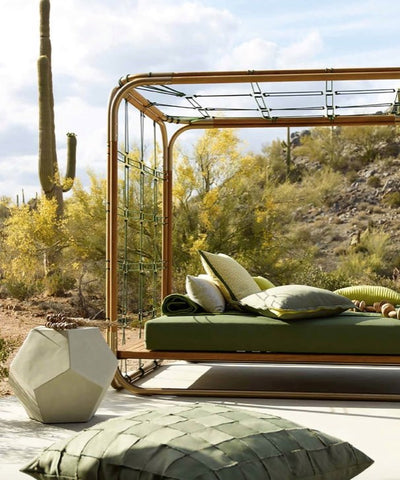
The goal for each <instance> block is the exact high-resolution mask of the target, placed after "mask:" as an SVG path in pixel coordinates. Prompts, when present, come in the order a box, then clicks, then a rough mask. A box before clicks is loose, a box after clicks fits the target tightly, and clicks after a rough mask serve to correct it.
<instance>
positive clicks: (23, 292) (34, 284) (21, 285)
mask: <svg viewBox="0 0 400 480" xmlns="http://www.w3.org/2000/svg"><path fill="white" fill-rule="evenodd" d="M3 285H4V287H5V290H6V292H7V294H8V296H10V297H13V298H16V299H17V300H27V299H28V298H30V297H32V296H34V295H36V294H38V293H41V292H42V291H43V284H42V283H41V282H40V281H34V280H30V279H20V278H16V277H13V276H11V277H9V278H7V279H6V280H4V282H3Z"/></svg>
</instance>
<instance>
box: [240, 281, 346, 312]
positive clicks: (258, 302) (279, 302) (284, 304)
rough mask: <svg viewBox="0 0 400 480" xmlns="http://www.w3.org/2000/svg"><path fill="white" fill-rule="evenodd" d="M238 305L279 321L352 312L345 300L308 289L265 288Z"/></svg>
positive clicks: (318, 290) (344, 298)
mask: <svg viewBox="0 0 400 480" xmlns="http://www.w3.org/2000/svg"><path fill="white" fill-rule="evenodd" d="M240 304H241V305H242V306H243V307H245V308H248V309H250V310H251V311H252V312H257V313H259V314H261V315H265V316H267V317H278V318H282V319H292V318H314V317H327V316H330V315H336V314H338V313H341V312H344V311H345V310H348V309H349V308H354V304H353V302H352V301H351V300H349V299H348V298H346V297H342V296H341V295H338V294H336V293H333V292H331V291H329V290H324V289H322V288H316V287H310V286H308V285H281V286H279V287H273V288H269V289H268V290H265V291H263V292H259V293H255V294H252V295H249V296H247V297H245V298H242V300H241V301H240Z"/></svg>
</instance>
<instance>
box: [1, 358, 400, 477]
mask: <svg viewBox="0 0 400 480" xmlns="http://www.w3.org/2000/svg"><path fill="white" fill-rule="evenodd" d="M163 368H164V370H163V369H161V370H160V371H159V372H158V373H157V374H155V375H153V377H152V378H150V379H149V380H147V381H146V383H147V384H148V386H156V385H157V386H161V385H162V386H166V382H168V384H169V386H171V387H173V386H176V387H177V386H189V385H190V384H193V382H196V383H198V381H199V380H201V381H202V382H206V381H207V375H208V374H209V372H210V371H211V368H210V367H209V366H206V365H201V364H198V365H186V364H182V363H178V364H176V365H175V364H174V365H170V366H168V367H163ZM227 368H228V367H227ZM263 368H264V367H262V368H260V367H248V366H247V367H246V368H243V369H238V374H237V375H236V377H235V378H234V379H232V378H230V376H229V375H225V372H224V367H222V368H221V366H219V368H218V372H217V373H218V375H210V376H209V380H208V381H209V382H210V385H209V386H210V387H211V388H212V387H215V385H216V383H217V384H218V387H220V388H222V387H224V385H223V383H224V382H231V383H230V384H229V385H227V386H228V388H232V387H234V385H233V383H232V382H239V383H240V381H243V380H244V379H243V378H242V379H240V376H245V377H246V378H247V379H248V377H249V374H250V376H251V377H252V379H253V381H255V380H256V377H254V375H253V374H254V370H255V369H257V370H256V374H257V375H264V376H265V371H263ZM272 368H273V367H272ZM303 368H309V367H299V366H296V367H292V368H291V369H290V367H288V369H289V370H288V375H291V376H296V378H297V379H298V380H299V381H300V382H301V376H302V374H303ZM312 368H320V373H321V375H322V376H323V377H325V378H327V379H329V378H331V379H332V382H334V383H335V385H336V387H338V388H339V389H340V385H339V384H340V382H341V381H342V380H343V381H344V382H347V383H348V382H349V381H350V382H351V381H357V378H360V377H362V378H363V381H364V382H365V379H366V378H370V379H371V385H374V382H375V383H379V381H378V382H376V381H375V380H374V378H375V379H376V378H380V377H382V375H381V373H383V372H382V371H380V370H378V371H377V370H376V368H375V369H371V370H369V369H365V367H364V368H363V367H359V368H358V369H354V368H353V369H351V371H350V370H349V369H346V367H337V368H336V367H335V369H334V371H333V370H332V369H327V368H326V367H325V369H324V367H312ZM379 368H380V367H379ZM383 368H385V372H384V373H385V375H383V376H384V377H385V381H386V382H388V383H390V384H392V382H399V381H400V369H398V368H386V367H383ZM249 369H253V372H251V370H249ZM380 372H381V373H380ZM351 376H353V380H352V377H351ZM194 377H197V378H194ZM211 384H212V385H211ZM378 386H379V388H382V389H384V388H385V386H384V385H382V384H380V385H378ZM198 401H200V402H221V403H226V402H228V403H230V404H234V405H237V406H238V407H241V408H246V409H253V410H260V411H263V412H266V413H272V414H274V415H279V416H281V417H285V418H288V419H290V420H292V421H294V422H296V423H299V424H302V425H304V426H307V427H310V428H315V429H318V430H321V431H323V432H325V433H329V434H331V435H333V436H336V437H339V438H341V439H343V440H347V441H349V442H350V443H352V444H353V445H354V446H355V447H357V448H359V449H360V450H362V451H363V452H365V453H366V454H367V455H368V456H370V457H371V458H373V459H374V460H375V463H374V464H373V465H372V466H371V467H370V468H368V469H367V470H365V471H364V472H363V473H361V474H360V475H359V476H357V477H356V478H357V480H400V402H398V403H396V402H369V401H363V402H361V401H333V400H323V401H322V400H294V399H292V400H285V399H247V398H246V399H244V398H230V399H222V398H219V399H218V398H211V397H207V398H198V397H197V398H195V397H165V396H158V397H156V396H153V397H147V396H135V395H132V394H130V393H127V392H126V391H120V392H117V391H115V390H112V389H110V390H109V391H108V393H107V395H106V397H105V398H104V400H103V402H102V404H101V406H100V408H99V409H98V411H97V413H96V415H95V417H94V418H93V419H92V420H91V421H90V422H88V423H84V424H57V425H43V424H41V423H38V422H35V421H32V420H29V419H28V417H27V416H26V413H25V411H24V409H23V408H22V406H21V405H20V404H19V402H18V400H17V399H16V398H15V397H13V396H11V397H6V398H3V399H0V479H1V480H23V479H28V478H30V477H28V476H27V475H25V474H22V473H20V472H19V468H21V467H22V466H23V465H25V464H26V463H28V461H29V460H31V459H32V458H33V457H34V456H35V455H36V454H37V453H39V452H40V451H41V450H42V449H43V448H44V447H46V446H48V445H50V444H52V443H53V442H54V441H56V440H57V439H59V438H65V437H68V436H70V435H71V434H73V433H74V432H78V431H80V430H82V429H84V428H87V427H88V426H91V425H94V424H96V423H98V422H101V421H104V420H107V419H109V418H112V417H114V416H120V415H125V414H128V413H129V412H130V411H132V410H133V409H137V408H141V407H149V406H151V407H154V408H158V407H160V406H167V405H169V404H171V403H173V404H176V403H180V402H198ZM110 480H111V479H110ZM282 480H285V479H282Z"/></svg>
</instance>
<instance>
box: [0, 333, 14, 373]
mask: <svg viewBox="0 0 400 480" xmlns="http://www.w3.org/2000/svg"><path fill="white" fill-rule="evenodd" d="M14 348H15V344H14V342H12V341H10V340H5V339H4V338H2V337H0V380H2V379H3V378H6V377H8V368H7V367H6V362H7V360H8V357H9V356H10V355H11V353H12V352H13V350H14Z"/></svg>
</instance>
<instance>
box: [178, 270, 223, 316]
mask: <svg viewBox="0 0 400 480" xmlns="http://www.w3.org/2000/svg"><path fill="white" fill-rule="evenodd" d="M186 292H187V294H188V296H189V298H190V299H191V300H193V301H194V302H196V303H198V304H199V305H200V306H201V307H203V308H204V310H205V311H206V312H210V313H221V312H223V311H224V310H225V299H224V296H223V295H222V293H221V290H220V289H219V288H218V287H217V286H216V285H215V283H214V282H213V281H212V279H211V278H210V277H209V276H208V275H203V276H198V277H194V276H192V275H187V276H186Z"/></svg>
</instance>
